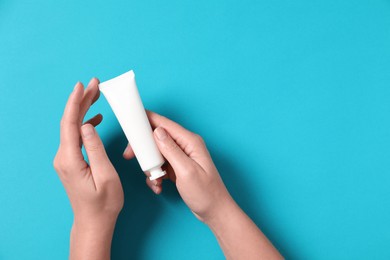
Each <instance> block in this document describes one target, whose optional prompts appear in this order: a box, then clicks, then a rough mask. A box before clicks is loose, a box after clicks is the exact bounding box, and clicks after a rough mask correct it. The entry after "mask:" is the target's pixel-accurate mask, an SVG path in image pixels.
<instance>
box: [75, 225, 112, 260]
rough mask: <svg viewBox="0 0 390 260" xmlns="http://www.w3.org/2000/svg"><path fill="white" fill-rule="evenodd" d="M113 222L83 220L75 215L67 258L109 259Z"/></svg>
mask: <svg viewBox="0 0 390 260" xmlns="http://www.w3.org/2000/svg"><path fill="white" fill-rule="evenodd" d="M114 228H115V221H114V222H112V221H111V222H108V221H104V222H97V221H93V220H92V221H90V222H87V221H84V220H81V219H79V218H76V217H75V220H74V222H73V226H72V230H71V235H70V257H69V259H72V260H73V259H95V260H96V259H99V260H100V259H109V258H110V248H111V241H112V237H113V234H114Z"/></svg>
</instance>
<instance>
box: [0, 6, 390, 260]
mask: <svg viewBox="0 0 390 260" xmlns="http://www.w3.org/2000/svg"><path fill="white" fill-rule="evenodd" d="M129 69H134V70H135V72H136V75H137V82H138V86H139V90H140V93H141V96H142V98H143V100H144V104H145V106H146V107H147V108H149V109H152V110H155V111H157V112H159V113H162V114H164V115H166V116H168V117H171V118H172V119H174V120H175V121H178V122H179V123H181V124H183V125H184V126H185V127H187V128H189V129H191V130H192V131H195V132H197V133H199V134H201V135H202V136H203V137H204V139H205V140H206V143H207V145H208V147H209V149H210V151H211V154H212V156H213V158H214V160H215V162H216V164H217V166H218V168H219V170H220V172H221V175H222V177H223V179H224V180H225V182H226V185H227V186H228V188H229V190H230V191H231V193H232V195H233V196H234V198H235V199H236V200H237V201H238V203H239V204H240V205H241V206H242V208H243V209H244V210H245V211H246V212H247V213H248V214H249V215H250V216H251V217H252V218H253V220H254V221H255V222H256V223H257V224H258V225H259V226H260V227H261V228H262V229H263V231H264V232H265V233H266V235H267V236H268V237H269V238H270V239H271V240H272V241H273V243H274V244H275V245H276V247H277V248H278V249H279V250H280V251H281V252H282V254H283V255H284V256H285V257H287V258H288V259H390V247H389V242H390V191H389V188H390V160H389V159H390V130H389V128H390V119H389V118H390V103H389V101H390V99H389V98H390V1H388V0H370V1H363V0H354V1H336V0H331V1H329V0H321V1H311V0H297V1H287V0H284V1H283V0H272V1H271V0H267V1H209V0H200V1H188V0H185V1H157V0H155V1H151V0H146V1H145V0H143V1H137V2H136V1H106V2H105V1H76V0H72V1H69V0H67V1H43V0H36V1H12V0H0V155H1V157H0V158H1V159H0V214H1V215H0V259H66V258H67V256H68V246H69V242H68V241H69V229H70V227H71V224H72V211H71V208H70V204H69V202H68V199H67V196H66V193H65V191H64V189H63V187H62V185H61V182H60V181H59V179H58V177H57V176H56V173H55V172H54V170H53V168H52V159H53V157H54V155H55V152H56V149H57V146H58V141H59V121H60V118H61V115H62V111H63V107H64V105H65V102H66V100H67V98H68V95H69V93H70V92H71V90H72V88H73V85H74V84H75V83H76V81H78V80H81V81H83V82H84V83H87V82H88V80H89V79H90V78H91V77H93V76H96V77H98V78H100V79H101V80H107V79H109V78H111V77H114V76H116V75H119V74H121V73H123V72H125V71H127V70H129ZM98 112H101V113H102V114H103V115H104V117H105V119H104V121H103V123H102V125H101V126H99V127H98V131H99V133H100V134H101V136H102V138H103V140H104V143H105V146H106V148H107V150H108V151H109V153H110V157H111V158H112V160H113V162H114V164H115V165H116V167H117V168H118V171H119V173H120V176H121V178H122V180H123V185H124V188H125V193H126V205H125V208H124V210H123V212H122V214H121V216H120V218H119V220H118V226H117V229H116V233H115V238H114V242H113V253H112V255H113V259H221V258H223V254H222V252H221V250H220V249H219V246H218V244H217V242H216V240H215V238H214V237H213V235H212V233H211V232H210V231H209V230H208V228H207V227H206V226H204V225H203V224H202V223H200V222H198V221H197V220H196V219H195V218H194V217H193V216H192V214H191V213H190V211H189V210H188V209H187V208H186V206H185V205H184V204H183V203H182V202H181V200H180V199H179V198H178V196H177V194H176V192H175V190H174V187H173V186H172V185H169V184H166V185H165V186H164V188H165V192H164V194H163V195H161V196H155V195H153V194H152V193H151V192H150V191H149V190H148V189H147V187H146V186H145V184H144V177H143V175H142V174H141V172H140V170H139V168H138V166H137V164H136V162H130V163H128V162H125V161H124V160H122V158H121V153H122V150H123V149H124V147H125V145H126V141H125V139H124V138H123V134H122V133H121V132H120V128H119V125H118V123H117V122H116V119H115V118H114V116H113V113H112V112H111V110H110V108H109V106H108V104H107V102H106V100H105V99H104V98H101V99H100V100H99V101H98V102H97V104H96V105H95V106H94V107H93V109H92V111H91V113H90V114H89V115H93V114H94V113H98Z"/></svg>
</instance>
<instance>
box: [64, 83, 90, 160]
mask: <svg viewBox="0 0 390 260" xmlns="http://www.w3.org/2000/svg"><path fill="white" fill-rule="evenodd" d="M83 92H84V90H83V84H82V83H80V82H77V84H76V86H75V88H74V90H73V92H72V94H71V95H70V97H69V99H68V102H67V104H66V106H65V111H64V115H63V116H62V119H61V133H60V136H61V137H60V138H61V146H62V147H66V148H67V149H69V150H71V151H70V153H77V151H76V150H78V151H79V152H80V153H81V151H80V149H79V146H78V145H79V138H80V132H79V121H78V119H79V112H80V103H81V100H82V97H83Z"/></svg>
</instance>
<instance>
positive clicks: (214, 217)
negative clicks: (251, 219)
mask: <svg viewBox="0 0 390 260" xmlns="http://www.w3.org/2000/svg"><path fill="white" fill-rule="evenodd" d="M237 210H239V207H238V205H237V204H236V202H235V201H234V199H233V198H232V197H231V196H230V195H229V196H227V197H226V198H224V199H222V200H220V201H219V202H218V205H217V206H215V207H214V211H213V212H212V214H210V215H209V216H208V217H207V218H205V220H204V223H205V224H206V225H207V226H209V228H211V229H212V230H214V229H215V228H217V227H218V226H219V225H220V224H221V223H224V222H226V218H230V216H231V215H232V214H234V213H235V212H236V211H237Z"/></svg>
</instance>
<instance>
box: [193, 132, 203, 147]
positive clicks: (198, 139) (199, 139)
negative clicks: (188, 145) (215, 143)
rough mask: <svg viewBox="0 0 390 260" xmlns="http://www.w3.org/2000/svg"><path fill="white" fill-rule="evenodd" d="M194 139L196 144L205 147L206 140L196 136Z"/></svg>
mask: <svg viewBox="0 0 390 260" xmlns="http://www.w3.org/2000/svg"><path fill="white" fill-rule="evenodd" d="M193 138H194V143H195V144H198V145H204V140H203V138H202V137H201V136H200V135H198V134H194V137H193Z"/></svg>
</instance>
